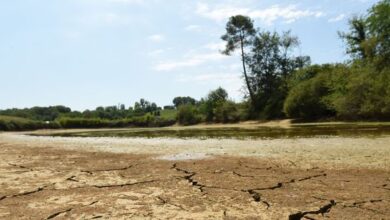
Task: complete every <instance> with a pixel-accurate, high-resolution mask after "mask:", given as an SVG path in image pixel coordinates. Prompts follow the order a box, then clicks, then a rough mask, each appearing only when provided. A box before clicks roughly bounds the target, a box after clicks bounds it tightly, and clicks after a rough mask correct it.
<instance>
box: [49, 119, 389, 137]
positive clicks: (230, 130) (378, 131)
mask: <svg viewBox="0 0 390 220" xmlns="http://www.w3.org/2000/svg"><path fill="white" fill-rule="evenodd" d="M388 135H390V124H361V123H345V124H298V125H292V126H291V127H290V128H281V127H260V126H259V127H252V128H241V127H227V128H179V129H172V128H148V129H139V128H130V129H127V130H100V131H88V132H72V133H56V134H50V136H61V137H146V138H158V137H172V138H183V139H185V138H198V139H208V138H233V139H278V138H307V137H335V136H336V137H373V138H374V137H381V136H388Z"/></svg>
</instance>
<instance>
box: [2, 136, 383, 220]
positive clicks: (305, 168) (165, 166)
mask: <svg viewBox="0 0 390 220" xmlns="http://www.w3.org/2000/svg"><path fill="white" fill-rule="evenodd" d="M0 149H1V150H0V158H1V160H0V186H1V187H0V219H129V218H133V219H291V220H296V219H390V217H389V216H390V209H389V207H390V161H389V158H390V137H377V138H363V137H362V138H341V137H328V138H314V137H313V138H302V139H300V138H294V139H272V140H232V139H207V140H196V139H185V140H183V139H175V138H153V139H145V138H108V137H104V138H77V137H76V138H75V137H33V136H27V135H24V134H23V133H0Z"/></svg>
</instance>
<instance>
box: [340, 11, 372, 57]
mask: <svg viewBox="0 0 390 220" xmlns="http://www.w3.org/2000/svg"><path fill="white" fill-rule="evenodd" d="M367 35H368V30H367V24H366V21H365V19H364V18H363V17H361V16H360V17H359V16H355V17H353V18H352V19H350V20H349V32H348V33H344V32H339V36H340V37H341V38H342V39H344V40H345V42H346V44H347V53H348V54H351V55H352V57H354V58H358V59H365V58H367V51H366V49H365V47H364V43H365V42H366V40H367V37H368V36H367Z"/></svg>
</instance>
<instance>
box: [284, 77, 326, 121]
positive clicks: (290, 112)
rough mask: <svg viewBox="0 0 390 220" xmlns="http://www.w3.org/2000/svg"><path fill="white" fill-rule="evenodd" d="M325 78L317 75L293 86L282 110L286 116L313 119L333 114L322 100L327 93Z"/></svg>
mask: <svg viewBox="0 0 390 220" xmlns="http://www.w3.org/2000/svg"><path fill="white" fill-rule="evenodd" d="M326 82H327V81H326V78H325V77H322V76H317V77H315V78H313V79H310V80H307V81H304V82H302V83H300V84H298V85H297V86H295V87H293V88H292V89H291V90H290V92H289V94H288V96H287V98H286V100H285V102H284V107H283V109H284V112H285V113H286V115H287V116H289V117H293V118H301V119H315V118H320V117H326V116H330V115H332V114H333V111H332V109H330V108H329V106H328V105H327V104H326V102H325V101H324V97H325V96H326V95H328V94H329V89H328V87H327V86H326Z"/></svg>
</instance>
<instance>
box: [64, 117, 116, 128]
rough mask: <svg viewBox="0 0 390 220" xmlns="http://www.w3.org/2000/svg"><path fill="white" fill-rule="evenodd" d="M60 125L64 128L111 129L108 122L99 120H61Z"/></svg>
mask: <svg viewBox="0 0 390 220" xmlns="http://www.w3.org/2000/svg"><path fill="white" fill-rule="evenodd" d="M58 123H59V124H60V126H61V127H62V128H102V127H111V126H110V125H111V123H110V121H108V120H102V119H98V118H92V119H87V118H61V119H59V120H58Z"/></svg>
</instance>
